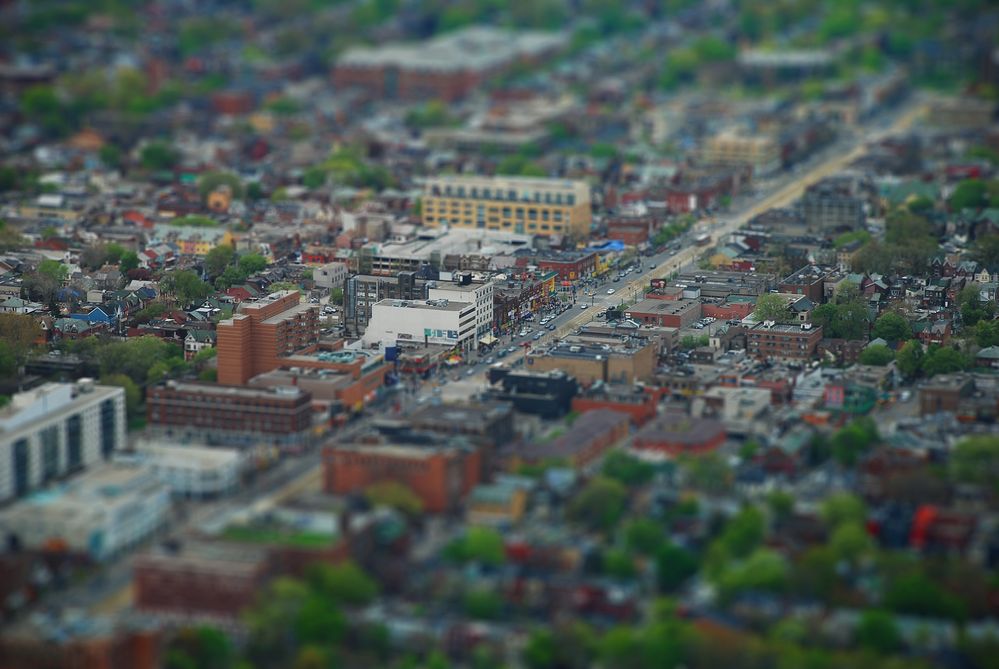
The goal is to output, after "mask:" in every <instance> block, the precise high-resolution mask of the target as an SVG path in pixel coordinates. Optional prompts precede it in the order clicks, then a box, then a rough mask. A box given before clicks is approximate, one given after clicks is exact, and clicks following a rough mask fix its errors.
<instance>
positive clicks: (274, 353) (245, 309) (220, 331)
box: [216, 290, 319, 386]
mask: <svg viewBox="0 0 999 669" xmlns="http://www.w3.org/2000/svg"><path fill="white" fill-rule="evenodd" d="M216 332H217V348H218V382H219V383H221V384H225V385H235V386H239V385H243V384H245V383H246V382H247V381H248V380H249V379H250V378H251V377H253V376H256V375H257V374H260V373H262V372H267V371H270V370H272V369H274V368H276V367H279V366H280V364H281V361H280V359H281V358H282V357H284V356H288V355H291V354H292V353H294V352H296V351H298V350H301V349H304V348H306V347H308V346H311V345H314V344H316V343H317V342H318V341H319V307H318V306H317V305H314V304H302V303H301V302H300V298H299V293H298V291H297V290H284V291H279V292H277V293H272V294H270V295H268V296H267V297H264V298H261V299H259V300H254V301H248V302H243V303H242V304H240V305H239V311H238V313H236V314H234V315H233V317H232V318H230V319H228V320H224V321H221V322H220V323H219V324H218V328H217V330H216Z"/></svg>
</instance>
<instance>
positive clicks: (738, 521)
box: [717, 506, 766, 559]
mask: <svg viewBox="0 0 999 669" xmlns="http://www.w3.org/2000/svg"><path fill="white" fill-rule="evenodd" d="M765 530H766V519H765V518H764V516H763V513H761V512H760V510H759V509H757V508H756V507H753V506H747V507H746V508H744V509H743V510H742V511H740V512H739V513H737V514H736V515H734V516H732V518H730V519H729V521H728V522H727V523H726V524H725V529H724V530H722V533H721V535H720V536H719V537H718V539H717V542H718V544H719V545H720V546H721V547H722V548H723V549H724V550H725V554H726V555H728V556H729V557H732V558H736V559H738V558H744V557H746V556H748V555H749V554H750V553H752V552H753V550H754V549H755V548H756V547H757V546H759V545H760V544H761V543H762V542H763V536H764V533H765Z"/></svg>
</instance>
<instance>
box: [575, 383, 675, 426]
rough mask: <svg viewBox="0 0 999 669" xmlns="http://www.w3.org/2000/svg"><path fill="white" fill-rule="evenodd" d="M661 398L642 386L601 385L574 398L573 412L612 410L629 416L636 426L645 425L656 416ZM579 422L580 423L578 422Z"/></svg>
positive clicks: (592, 387)
mask: <svg viewBox="0 0 999 669" xmlns="http://www.w3.org/2000/svg"><path fill="white" fill-rule="evenodd" d="M658 403H659V398H658V397H657V396H656V394H655V393H652V392H647V391H646V390H645V389H644V388H643V387H641V386H618V385H612V384H606V383H601V384H599V385H594V386H591V387H590V388H589V389H588V390H587V391H586V392H584V393H582V394H579V395H576V396H575V397H573V398H572V410H573V411H575V412H578V413H581V414H585V413H587V412H588V411H596V410H598V409H611V410H613V411H616V412H618V413H623V414H627V415H628V417H629V418H630V419H631V422H632V423H633V424H634V425H644V424H645V423H647V422H648V421H649V420H651V419H652V418H655V416H656V407H657V405H658ZM577 422H578V421H577Z"/></svg>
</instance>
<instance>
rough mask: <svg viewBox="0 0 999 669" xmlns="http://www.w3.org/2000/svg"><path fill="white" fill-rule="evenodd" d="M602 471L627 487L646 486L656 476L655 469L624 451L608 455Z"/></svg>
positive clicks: (612, 452)
mask: <svg viewBox="0 0 999 669" xmlns="http://www.w3.org/2000/svg"><path fill="white" fill-rule="evenodd" d="M601 471H602V472H603V475H604V476H607V477H608V478H612V479H615V480H617V481H620V482H621V483H623V484H624V485H626V486H639V485H644V484H646V483H648V482H649V481H651V480H652V477H653V476H654V475H655V467H653V466H652V465H651V464H649V463H647V462H643V461H642V460H639V459H638V458H636V457H635V456H633V455H630V454H628V453H626V452H624V451H622V450H615V451H611V452H610V453H608V454H607V457H606V458H604V463H603V467H602V468H601Z"/></svg>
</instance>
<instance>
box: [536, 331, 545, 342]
mask: <svg viewBox="0 0 999 669" xmlns="http://www.w3.org/2000/svg"><path fill="white" fill-rule="evenodd" d="M543 336H544V335H542V334H541V333H540V332H539V333H538V334H536V335H534V341H538V340H539V339H541V338H542V337H543Z"/></svg>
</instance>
